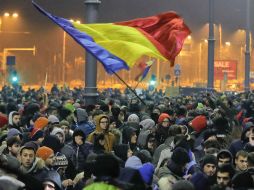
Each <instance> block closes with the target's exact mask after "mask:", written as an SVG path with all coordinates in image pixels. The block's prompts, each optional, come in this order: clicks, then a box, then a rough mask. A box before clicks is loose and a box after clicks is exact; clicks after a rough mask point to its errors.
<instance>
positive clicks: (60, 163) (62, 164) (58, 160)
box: [54, 153, 68, 170]
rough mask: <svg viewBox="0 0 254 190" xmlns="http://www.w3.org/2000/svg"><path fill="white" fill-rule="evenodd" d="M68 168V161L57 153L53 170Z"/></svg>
mask: <svg viewBox="0 0 254 190" xmlns="http://www.w3.org/2000/svg"><path fill="white" fill-rule="evenodd" d="M67 166H68V160H67V158H66V156H65V155H64V154H61V153H58V154H57V155H56V156H55V161H54V168H55V169H56V170H57V169H58V168H61V167H67Z"/></svg>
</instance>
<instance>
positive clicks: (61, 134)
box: [50, 127, 65, 144]
mask: <svg viewBox="0 0 254 190" xmlns="http://www.w3.org/2000/svg"><path fill="white" fill-rule="evenodd" d="M50 135H54V136H56V137H57V138H58V139H59V141H60V143H61V144H64V141H65V134H64V131H63V130H62V129H61V128H59V127H54V128H53V130H52V131H51V133H50Z"/></svg>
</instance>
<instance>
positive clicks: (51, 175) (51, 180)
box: [41, 170, 62, 190]
mask: <svg viewBox="0 0 254 190" xmlns="http://www.w3.org/2000/svg"><path fill="white" fill-rule="evenodd" d="M41 181H42V184H43V187H44V190H61V189H62V182H61V177H60V175H59V174H58V173H57V171H55V170H49V171H47V173H44V175H42V178H41Z"/></svg>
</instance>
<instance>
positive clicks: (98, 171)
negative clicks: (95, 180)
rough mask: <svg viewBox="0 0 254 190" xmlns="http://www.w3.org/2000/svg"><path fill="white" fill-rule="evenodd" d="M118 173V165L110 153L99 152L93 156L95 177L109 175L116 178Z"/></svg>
mask: <svg viewBox="0 0 254 190" xmlns="http://www.w3.org/2000/svg"><path fill="white" fill-rule="evenodd" d="M119 173H120V165H119V162H118V160H117V159H116V157H114V156H113V155H111V154H101V155H98V156H97V157H96V158H95V166H94V172H93V174H94V175H95V176H96V177H105V176H109V177H112V178H116V177H118V176H119Z"/></svg>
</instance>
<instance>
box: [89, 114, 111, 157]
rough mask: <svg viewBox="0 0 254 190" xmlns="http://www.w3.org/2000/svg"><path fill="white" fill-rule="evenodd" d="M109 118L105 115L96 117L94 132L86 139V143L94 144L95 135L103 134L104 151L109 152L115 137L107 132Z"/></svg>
mask: <svg viewBox="0 0 254 190" xmlns="http://www.w3.org/2000/svg"><path fill="white" fill-rule="evenodd" d="M108 130H109V118H108V116H107V115H103V114H102V115H99V116H97V117H96V130H95V131H94V132H92V133H91V134H90V135H89V136H88V137H87V141H89V142H91V143H94V137H95V134H99V133H103V134H104V138H105V145H104V148H105V151H106V152H110V151H112V150H113V146H114V144H115V137H114V135H113V134H112V133H110V132H109V131H108Z"/></svg>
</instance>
